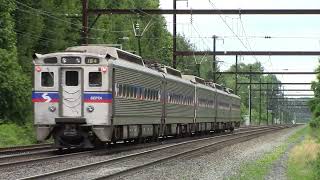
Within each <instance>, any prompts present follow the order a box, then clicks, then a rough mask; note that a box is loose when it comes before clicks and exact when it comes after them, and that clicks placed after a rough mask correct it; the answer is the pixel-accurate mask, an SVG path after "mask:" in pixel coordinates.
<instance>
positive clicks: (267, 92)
mask: <svg viewBox="0 0 320 180" xmlns="http://www.w3.org/2000/svg"><path fill="white" fill-rule="evenodd" d="M268 88H269V86H268V84H267V91H266V101H267V102H266V104H267V125H269V111H268V110H269V99H268V98H269V97H268V94H269V89H268Z"/></svg>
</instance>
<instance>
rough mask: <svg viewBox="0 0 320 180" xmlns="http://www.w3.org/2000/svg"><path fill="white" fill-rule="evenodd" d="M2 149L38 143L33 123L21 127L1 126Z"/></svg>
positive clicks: (13, 125) (11, 124) (0, 140)
mask: <svg viewBox="0 0 320 180" xmlns="http://www.w3.org/2000/svg"><path fill="white" fill-rule="evenodd" d="M0 137H1V138H0V147H9V146H17V145H28V144H34V143H36V139H35V133H34V129H33V125H32V123H26V124H25V125H23V126H19V125H16V124H13V123H9V124H0Z"/></svg>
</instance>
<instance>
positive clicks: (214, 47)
mask: <svg viewBox="0 0 320 180" xmlns="http://www.w3.org/2000/svg"><path fill="white" fill-rule="evenodd" d="M212 38H213V60H212V75H213V76H212V77H213V82H214V83H217V77H216V74H217V61H216V39H217V36H216V35H213V36H212Z"/></svg>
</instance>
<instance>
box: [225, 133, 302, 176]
mask: <svg viewBox="0 0 320 180" xmlns="http://www.w3.org/2000/svg"><path fill="white" fill-rule="evenodd" d="M306 133H307V128H303V129H300V130H298V131H297V132H296V133H294V134H293V135H291V136H290V137H289V138H288V139H287V140H286V141H285V143H284V144H282V145H280V146H279V147H277V148H275V149H274V150H273V151H271V152H268V153H266V154H265V155H263V156H262V157H261V158H260V159H258V160H256V161H253V162H249V163H247V164H244V165H243V166H242V167H241V168H240V170H239V173H237V175H236V176H234V177H231V178H230V179H232V180H233V179H234V180H235V179H243V180H247V179H250V180H251V179H252V180H258V179H261V180H263V179H265V176H266V175H267V174H268V173H269V171H270V170H271V168H272V165H273V164H274V163H275V162H276V161H277V160H278V159H279V158H280V157H281V156H282V155H283V154H284V153H285V152H286V151H287V150H288V147H289V145H290V144H292V143H296V142H298V141H299V140H300V139H301V137H302V136H304V135H305V134H306Z"/></svg>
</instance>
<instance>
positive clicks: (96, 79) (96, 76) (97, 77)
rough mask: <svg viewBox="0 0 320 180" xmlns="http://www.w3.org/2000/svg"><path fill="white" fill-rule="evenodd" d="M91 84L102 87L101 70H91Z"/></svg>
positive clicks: (91, 85)
mask: <svg viewBox="0 0 320 180" xmlns="http://www.w3.org/2000/svg"><path fill="white" fill-rule="evenodd" d="M89 86H90V87H101V86H102V74H101V72H90V73H89Z"/></svg>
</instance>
